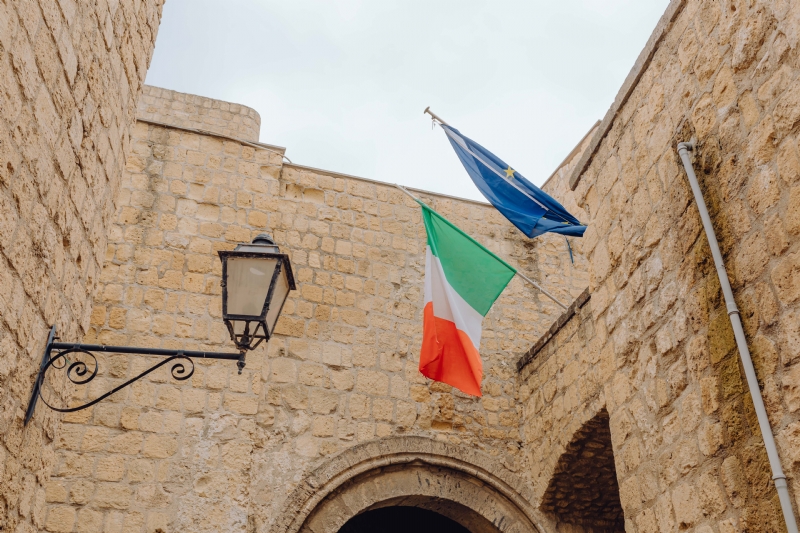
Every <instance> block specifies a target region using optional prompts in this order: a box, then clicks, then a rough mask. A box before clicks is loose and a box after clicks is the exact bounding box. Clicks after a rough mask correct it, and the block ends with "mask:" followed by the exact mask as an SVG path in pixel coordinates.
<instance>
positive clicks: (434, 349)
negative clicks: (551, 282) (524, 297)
mask: <svg viewBox="0 0 800 533" xmlns="http://www.w3.org/2000/svg"><path fill="white" fill-rule="evenodd" d="M417 202H418V203H419V205H420V206H421V207H422V220H423V221H424V223H425V231H426V232H427V233H428V247H427V251H426V254H425V309H424V313H423V334H422V351H421V353H420V358H419V371H420V372H422V373H423V374H424V375H425V376H427V377H429V378H431V379H433V380H435V381H441V382H443V383H447V384H448V385H452V386H453V387H455V388H457V389H459V390H461V391H462V392H465V393H467V394H471V395H473V396H480V395H481V379H482V377H483V363H482V362H481V358H480V354H479V353H478V349H479V348H480V344H481V330H482V327H483V317H484V316H486V313H488V312H489V309H491V307H492V304H494V302H495V300H497V298H498V297H499V296H500V293H501V292H503V289H505V288H506V285H508V283H509V282H510V281H511V278H513V277H514V275H515V274H516V273H517V271H516V270H515V269H514V268H513V267H512V266H511V265H509V264H508V263H506V262H505V261H503V260H502V259H500V258H499V257H497V256H496V255H494V254H493V253H492V252H490V251H489V250H487V249H486V248H485V247H484V246H483V245H481V244H480V243H479V242H478V241H476V240H475V239H473V238H472V237H470V236H469V235H467V234H466V233H464V232H463V231H461V230H460V229H459V228H458V227H456V226H455V225H454V224H453V223H451V222H450V221H449V220H447V219H446V218H444V217H443V216H442V215H440V214H439V213H437V212H436V211H434V210H433V209H431V208H430V207H428V206H427V205H425V204H423V203H422V202H420V201H419V200H417Z"/></svg>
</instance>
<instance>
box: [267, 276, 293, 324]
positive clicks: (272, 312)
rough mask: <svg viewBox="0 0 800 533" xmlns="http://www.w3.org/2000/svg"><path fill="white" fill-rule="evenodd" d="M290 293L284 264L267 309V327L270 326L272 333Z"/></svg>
mask: <svg viewBox="0 0 800 533" xmlns="http://www.w3.org/2000/svg"><path fill="white" fill-rule="evenodd" d="M288 295H289V279H288V278H287V277H286V266H285V265H284V268H282V269H281V273H280V274H279V275H278V279H277V280H275V291H274V292H273V293H272V301H271V302H270V304H269V310H268V311H267V327H268V328H269V332H270V334H272V331H273V330H274V329H275V322H277V321H278V315H280V312H281V308H282V307H283V302H284V301H286V297H287V296H288Z"/></svg>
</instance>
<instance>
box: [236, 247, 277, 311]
mask: <svg viewBox="0 0 800 533" xmlns="http://www.w3.org/2000/svg"><path fill="white" fill-rule="evenodd" d="M277 264H278V260H277V259H274V258H271V257H265V258H249V257H229V258H228V267H227V274H228V279H227V289H228V302H227V303H228V308H227V312H228V314H229V315H248V316H253V317H258V316H261V311H262V309H263V308H264V301H265V300H266V299H267V293H268V292H269V285H270V282H272V274H273V272H274V271H275V267H276V266H277Z"/></svg>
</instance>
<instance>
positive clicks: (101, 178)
mask: <svg viewBox="0 0 800 533" xmlns="http://www.w3.org/2000/svg"><path fill="white" fill-rule="evenodd" d="M161 5H162V1H161V0H138V1H130V0H122V1H119V0H113V1H111V0H109V1H105V0H102V1H99V2H76V1H75V0H59V1H57V2H56V1H55V0H41V1H36V0H25V1H17V0H1V1H0V406H2V407H0V530H2V531H17V532H24V531H37V530H41V529H42V528H44V525H45V494H44V489H43V485H44V484H45V482H46V479H47V477H48V475H49V473H50V471H51V469H52V466H53V464H54V462H55V453H54V447H53V439H54V438H55V431H56V426H57V417H56V416H54V415H53V413H52V412H48V411H47V410H44V409H40V410H38V411H37V413H36V416H35V418H34V420H33V422H32V423H31V424H30V425H29V426H28V427H27V428H23V416H24V413H25V409H26V407H27V404H28V398H29V395H30V391H31V386H32V383H33V381H34V372H35V370H36V369H38V366H39V361H40V360H41V356H42V350H43V348H44V345H45V343H46V340H47V333H48V330H49V328H50V326H51V325H52V324H55V325H57V326H58V332H59V334H60V335H62V336H63V337H64V338H73V339H77V338H80V337H82V336H83V335H84V333H86V331H87V330H88V327H89V318H90V315H91V312H92V305H91V300H92V297H93V295H94V292H95V288H96V286H97V283H98V280H99V278H100V272H101V268H102V264H103V258H104V254H105V250H106V242H107V229H108V227H109V222H110V219H111V217H112V216H114V213H115V204H114V198H115V197H116V195H117V193H118V191H119V185H120V181H121V176H122V171H123V167H124V164H125V160H126V153H127V149H128V142H129V141H128V139H129V137H128V128H129V126H130V124H131V123H132V121H133V117H134V111H135V109H136V99H137V97H138V95H139V93H140V90H141V86H142V82H143V81H144V77H145V73H146V71H147V66H148V64H149V62H150V57H151V53H152V50H153V45H154V43H155V38H156V32H157V30H158V25H159V21H160V16H161ZM56 392H57V391H56ZM73 515H74V512H73V511H69V512H67V513H66V514H62V515H53V518H52V519H51V527H52V528H53V529H54V530H56V531H61V530H63V529H62V528H63V527H64V526H63V524H64V523H65V522H66V521H68V519H70V516H72V519H74V516H73Z"/></svg>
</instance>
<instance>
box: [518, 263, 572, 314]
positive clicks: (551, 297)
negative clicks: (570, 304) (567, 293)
mask: <svg viewBox="0 0 800 533" xmlns="http://www.w3.org/2000/svg"><path fill="white" fill-rule="evenodd" d="M517 276H519V277H521V278H522V279H524V280H525V281H527V282H528V283H530V284H531V285H533V286H534V287H536V288H537V289H539V290H540V291H542V293H543V294H544V295H545V296H547V297H548V298H550V299H551V300H553V301H554V302H555V303H557V304H558V305H559V306H561V308H562V309H566V308H567V306H566V305H564V304H562V303H561V302H560V301H558V299H557V298H556V297H555V296H553V295H552V294H550V293H549V292H547V291H546V290H545V288H544V287H542V286H541V285H539V284H538V283H536V282H535V281H533V280H532V279H530V278H529V277H528V276H526V275H525V274H520V272H519V271H517Z"/></svg>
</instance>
